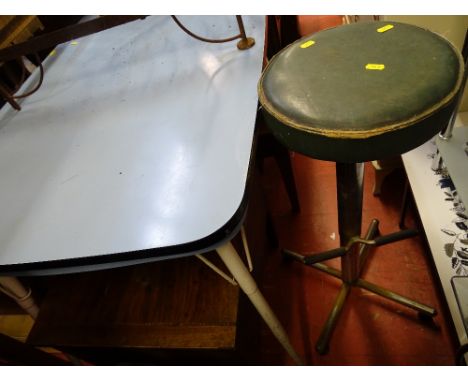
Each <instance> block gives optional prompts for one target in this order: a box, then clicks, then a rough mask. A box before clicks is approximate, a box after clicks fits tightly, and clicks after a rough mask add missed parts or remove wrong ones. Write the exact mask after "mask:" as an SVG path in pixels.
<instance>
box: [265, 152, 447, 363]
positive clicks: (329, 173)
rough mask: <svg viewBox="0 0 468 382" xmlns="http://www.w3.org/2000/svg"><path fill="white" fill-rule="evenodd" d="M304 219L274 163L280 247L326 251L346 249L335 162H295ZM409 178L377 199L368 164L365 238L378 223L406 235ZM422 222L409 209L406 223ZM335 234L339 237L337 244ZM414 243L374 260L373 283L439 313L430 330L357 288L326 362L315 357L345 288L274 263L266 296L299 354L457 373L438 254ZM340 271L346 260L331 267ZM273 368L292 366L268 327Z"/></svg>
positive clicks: (271, 200)
mask: <svg viewBox="0 0 468 382" xmlns="http://www.w3.org/2000/svg"><path fill="white" fill-rule="evenodd" d="M293 166H294V171H295V176H296V184H297V187H298V192H299V198H300V204H301V212H300V213H299V214H297V215H294V214H292V213H291V211H290V206H289V201H288V198H287V196H286V192H285V190H284V187H283V184H282V181H281V177H280V174H279V170H278V168H277V167H276V164H275V162H274V161H273V160H270V159H268V160H266V161H265V167H264V171H263V175H262V183H263V187H264V190H265V194H266V198H267V202H268V205H269V209H270V211H271V213H272V216H273V220H274V225H275V228H276V231H277V233H278V237H279V242H280V247H285V248H289V249H292V250H295V251H298V252H319V251H323V250H327V249H332V248H334V247H336V246H338V244H339V237H338V226H337V207H336V190H335V186H336V181H335V167H334V164H333V163H331V162H323V161H318V160H313V159H309V158H306V157H303V156H301V155H298V154H293ZM404 179H405V178H404V172H403V171H402V170H398V171H397V172H395V173H393V174H392V175H390V176H389V177H388V178H387V179H386V181H385V184H384V187H383V191H382V195H381V197H380V198H379V197H374V196H373V195H372V185H373V182H374V170H373V168H372V165H371V164H370V163H367V164H366V175H365V186H364V207H363V208H364V210H363V230H365V229H366V227H367V225H368V224H369V222H370V220H371V219H372V218H373V217H376V218H378V219H379V220H380V231H381V232H382V233H389V232H392V231H395V230H398V217H399V209H400V203H401V198H402V194H403V185H404ZM414 224H415V219H414V216H413V212H412V211H411V209H410V212H409V214H408V219H407V225H408V226H410V227H412V226H414ZM333 234H334V235H335V238H334V239H333V238H332V236H333ZM423 240H424V239H423V238H421V237H416V238H411V239H407V240H404V241H400V242H398V243H393V244H390V245H387V246H384V247H380V248H378V249H376V250H374V251H373V252H371V254H370V256H369V258H368V261H367V268H366V269H365V273H364V277H365V279H367V280H369V281H372V282H375V283H377V284H379V285H381V286H384V287H387V288H389V289H391V290H393V291H395V292H397V293H400V294H402V295H404V296H407V297H409V298H413V299H415V300H417V301H420V302H423V303H425V304H428V305H431V306H434V307H435V308H436V309H437V311H438V315H437V316H436V317H435V319H434V321H433V322H432V323H430V322H429V323H427V322H426V323H424V322H422V321H420V320H419V319H418V316H417V314H416V313H415V312H414V311H412V310H411V309H408V308H405V307H403V306H400V305H398V304H396V303H393V302H389V301H387V300H385V299H383V298H381V297H379V296H376V295H373V294H371V293H369V292H366V291H361V290H359V289H354V290H353V291H352V292H351V295H350V298H349V299H348V301H347V303H346V306H345V308H344V310H343V312H342V315H341V317H340V319H339V323H338V326H337V328H336V330H335V332H334V335H333V337H332V340H331V343H330V351H329V353H328V354H327V355H324V356H321V355H319V354H318V353H317V352H316V351H315V349H314V345H315V341H316V340H317V338H318V336H319V334H320V331H321V328H322V325H323V324H324V322H325V320H326V318H327V316H328V313H329V312H330V309H331V307H332V305H333V302H334V299H335V296H336V293H337V291H338V288H339V285H340V282H339V280H337V279H335V278H332V277H330V276H327V275H325V274H323V273H321V272H319V271H317V270H315V269H312V268H309V267H306V266H304V265H302V264H299V263H297V262H292V263H285V262H283V261H282V260H281V256H280V253H279V249H277V250H273V251H272V252H271V253H270V254H269V255H268V259H267V264H266V269H265V276H264V280H263V285H262V290H263V291H264V293H265V295H266V297H267V299H268V300H269V301H270V302H271V303H272V305H273V309H274V310H275V312H277V314H278V316H279V317H280V320H281V321H282V322H283V323H284V325H285V327H286V330H287V332H288V333H289V335H290V337H291V340H292V343H293V346H294V347H295V348H296V349H297V350H298V352H299V353H300V355H301V356H303V357H304V359H305V360H306V362H307V364H309V365H453V364H454V354H455V351H454V349H455V342H454V337H453V332H452V329H451V326H450V325H451V323H450V317H449V316H448V313H447V311H446V310H444V307H443V302H442V297H441V294H439V292H438V285H437V276H436V275H435V274H434V275H433V273H432V265H431V259H430V256H431V255H430V253H429V252H427V250H426V248H425V246H424V242H423ZM330 263H331V264H333V265H334V266H336V267H339V264H340V262H339V260H338V259H334V260H331V261H330ZM261 348H262V349H263V350H262V351H263V353H262V361H263V362H264V363H265V364H270V365H273V364H292V361H291V360H290V359H289V358H288V357H287V356H285V354H284V351H283V350H282V349H281V347H280V346H279V345H278V344H277V342H276V340H275V339H274V338H273V337H272V336H271V335H270V334H269V332H268V330H267V329H266V328H265V330H264V333H263V334H262V346H261Z"/></svg>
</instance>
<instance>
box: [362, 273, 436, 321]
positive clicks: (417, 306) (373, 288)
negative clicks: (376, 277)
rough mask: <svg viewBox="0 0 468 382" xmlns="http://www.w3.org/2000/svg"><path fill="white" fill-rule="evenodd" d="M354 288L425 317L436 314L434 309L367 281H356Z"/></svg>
mask: <svg viewBox="0 0 468 382" xmlns="http://www.w3.org/2000/svg"><path fill="white" fill-rule="evenodd" d="M356 286H358V287H360V288H363V289H366V290H368V291H369V292H372V293H375V294H377V295H379V296H382V297H385V298H386V299H389V300H392V301H395V302H397V303H399V304H402V305H405V306H407V307H408V308H411V309H414V310H416V311H418V312H421V313H422V314H425V315H427V316H431V317H433V316H435V315H436V314H437V312H436V310H435V309H434V308H431V307H430V306H427V305H424V304H421V303H419V302H417V301H414V300H410V299H409V298H407V297H404V296H401V295H399V294H397V293H395V292H392V291H389V290H388V289H385V288H382V287H380V286H378V285H375V284H372V283H370V282H368V281H365V280H363V279H358V280H357V281H356Z"/></svg>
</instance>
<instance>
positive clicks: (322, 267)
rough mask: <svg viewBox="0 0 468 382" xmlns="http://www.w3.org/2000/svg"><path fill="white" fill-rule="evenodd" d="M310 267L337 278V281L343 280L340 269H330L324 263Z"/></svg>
mask: <svg viewBox="0 0 468 382" xmlns="http://www.w3.org/2000/svg"><path fill="white" fill-rule="evenodd" d="M310 266H311V267H312V268H315V269H317V270H318V271H321V272H325V273H327V274H329V275H330V276H333V277H336V278H337V279H340V280H341V271H339V270H338V269H335V268H332V267H329V266H328V265H325V264H322V263H317V264H311V265H310Z"/></svg>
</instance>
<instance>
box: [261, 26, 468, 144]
mask: <svg viewBox="0 0 468 382" xmlns="http://www.w3.org/2000/svg"><path fill="white" fill-rule="evenodd" d="M411 26H412V27H415V28H419V29H422V30H424V31H426V32H429V33H432V34H433V35H435V36H437V37H438V38H439V39H442V40H444V41H445V42H446V43H448V45H449V46H450V47H451V48H452V50H453V52H454V53H455V55H456V56H457V58H458V64H459V72H458V78H457V83H456V84H455V87H454V88H453V89H452V91H451V92H450V93H448V94H447V95H446V96H445V97H444V98H443V99H442V100H441V101H439V102H438V103H436V104H434V105H433V106H432V107H431V108H429V109H426V110H425V111H424V112H422V113H420V114H416V115H415V116H413V117H412V118H409V119H407V120H404V121H399V122H398V123H394V124H389V125H382V126H378V127H374V128H373V129H370V130H365V131H362V130H341V129H340V130H336V129H326V128H323V127H317V126H312V125H310V124H304V123H300V122H297V121H296V120H294V119H293V118H290V117H288V116H287V115H286V114H284V113H282V112H280V111H279V110H278V109H277V108H276V107H275V106H274V105H273V104H272V103H271V102H270V100H269V99H268V97H267V95H266V94H265V92H264V90H263V89H264V88H263V81H264V79H265V75H266V74H267V73H268V70H269V68H270V66H271V65H273V63H274V62H275V61H276V59H277V58H278V57H279V56H280V55H281V54H282V52H284V51H285V50H287V49H289V47H290V46H292V45H294V44H298V43H299V42H300V41H303V40H309V39H310V38H311V37H312V36H314V35H316V34H317V33H320V32H323V31H324V30H327V29H324V30H322V31H319V32H316V33H313V34H311V35H308V36H304V37H302V38H300V39H298V40H296V41H294V42H293V43H291V44H289V45H287V46H286V47H285V48H283V49H282V50H280V51H279V52H278V53H276V54H275V55H274V56H273V57H272V58H271V60H270V61H269V62H268V65H267V66H266V67H265V69H264V70H263V73H262V75H261V77H260V80H259V82H258V84H257V91H258V98H259V101H260V104H261V105H262V107H263V109H264V110H265V111H267V112H268V113H269V114H270V115H271V116H273V117H274V118H275V119H277V120H278V121H279V122H281V123H283V124H284V125H287V126H289V127H292V128H294V129H297V130H302V131H305V132H307V133H311V134H317V135H321V136H325V137H329V138H337V139H366V138H370V137H374V136H378V135H381V134H385V133H389V132H392V131H396V130H400V129H404V128H405V127H408V126H411V125H414V124H416V123H418V122H421V121H422V120H424V119H426V118H428V117H430V116H432V115H434V114H435V113H437V112H438V111H439V110H441V109H443V108H444V107H445V106H447V105H448V104H450V102H452V101H453V99H454V98H455V96H456V95H457V94H458V92H459V90H460V87H461V84H462V82H463V74H464V67H465V63H464V59H463V57H462V55H461V54H460V52H459V51H458V49H457V48H455V46H454V45H453V44H452V43H451V42H450V41H449V40H447V39H446V38H444V37H443V36H441V35H440V34H438V33H435V32H433V31H430V30H429V29H427V28H421V27H418V26H416V25H411ZM339 27H340V26H338V27H333V28H328V29H334V28H339Z"/></svg>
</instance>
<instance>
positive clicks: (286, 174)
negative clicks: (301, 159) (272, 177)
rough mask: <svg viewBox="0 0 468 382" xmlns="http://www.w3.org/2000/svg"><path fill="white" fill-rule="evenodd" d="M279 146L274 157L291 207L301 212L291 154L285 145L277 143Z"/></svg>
mask: <svg viewBox="0 0 468 382" xmlns="http://www.w3.org/2000/svg"><path fill="white" fill-rule="evenodd" d="M277 144H278V147H277V148H276V150H275V153H274V158H275V161H276V163H277V164H278V167H279V169H280V171H281V176H282V177H283V182H284V186H285V188H286V192H287V193H288V197H289V201H290V203H291V208H292V211H293V212H294V213H298V212H300V206H299V197H298V196H297V188H296V182H295V180H294V173H293V168H292V164H291V157H290V156H289V150H288V149H286V148H285V147H284V146H282V145H280V143H277Z"/></svg>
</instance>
